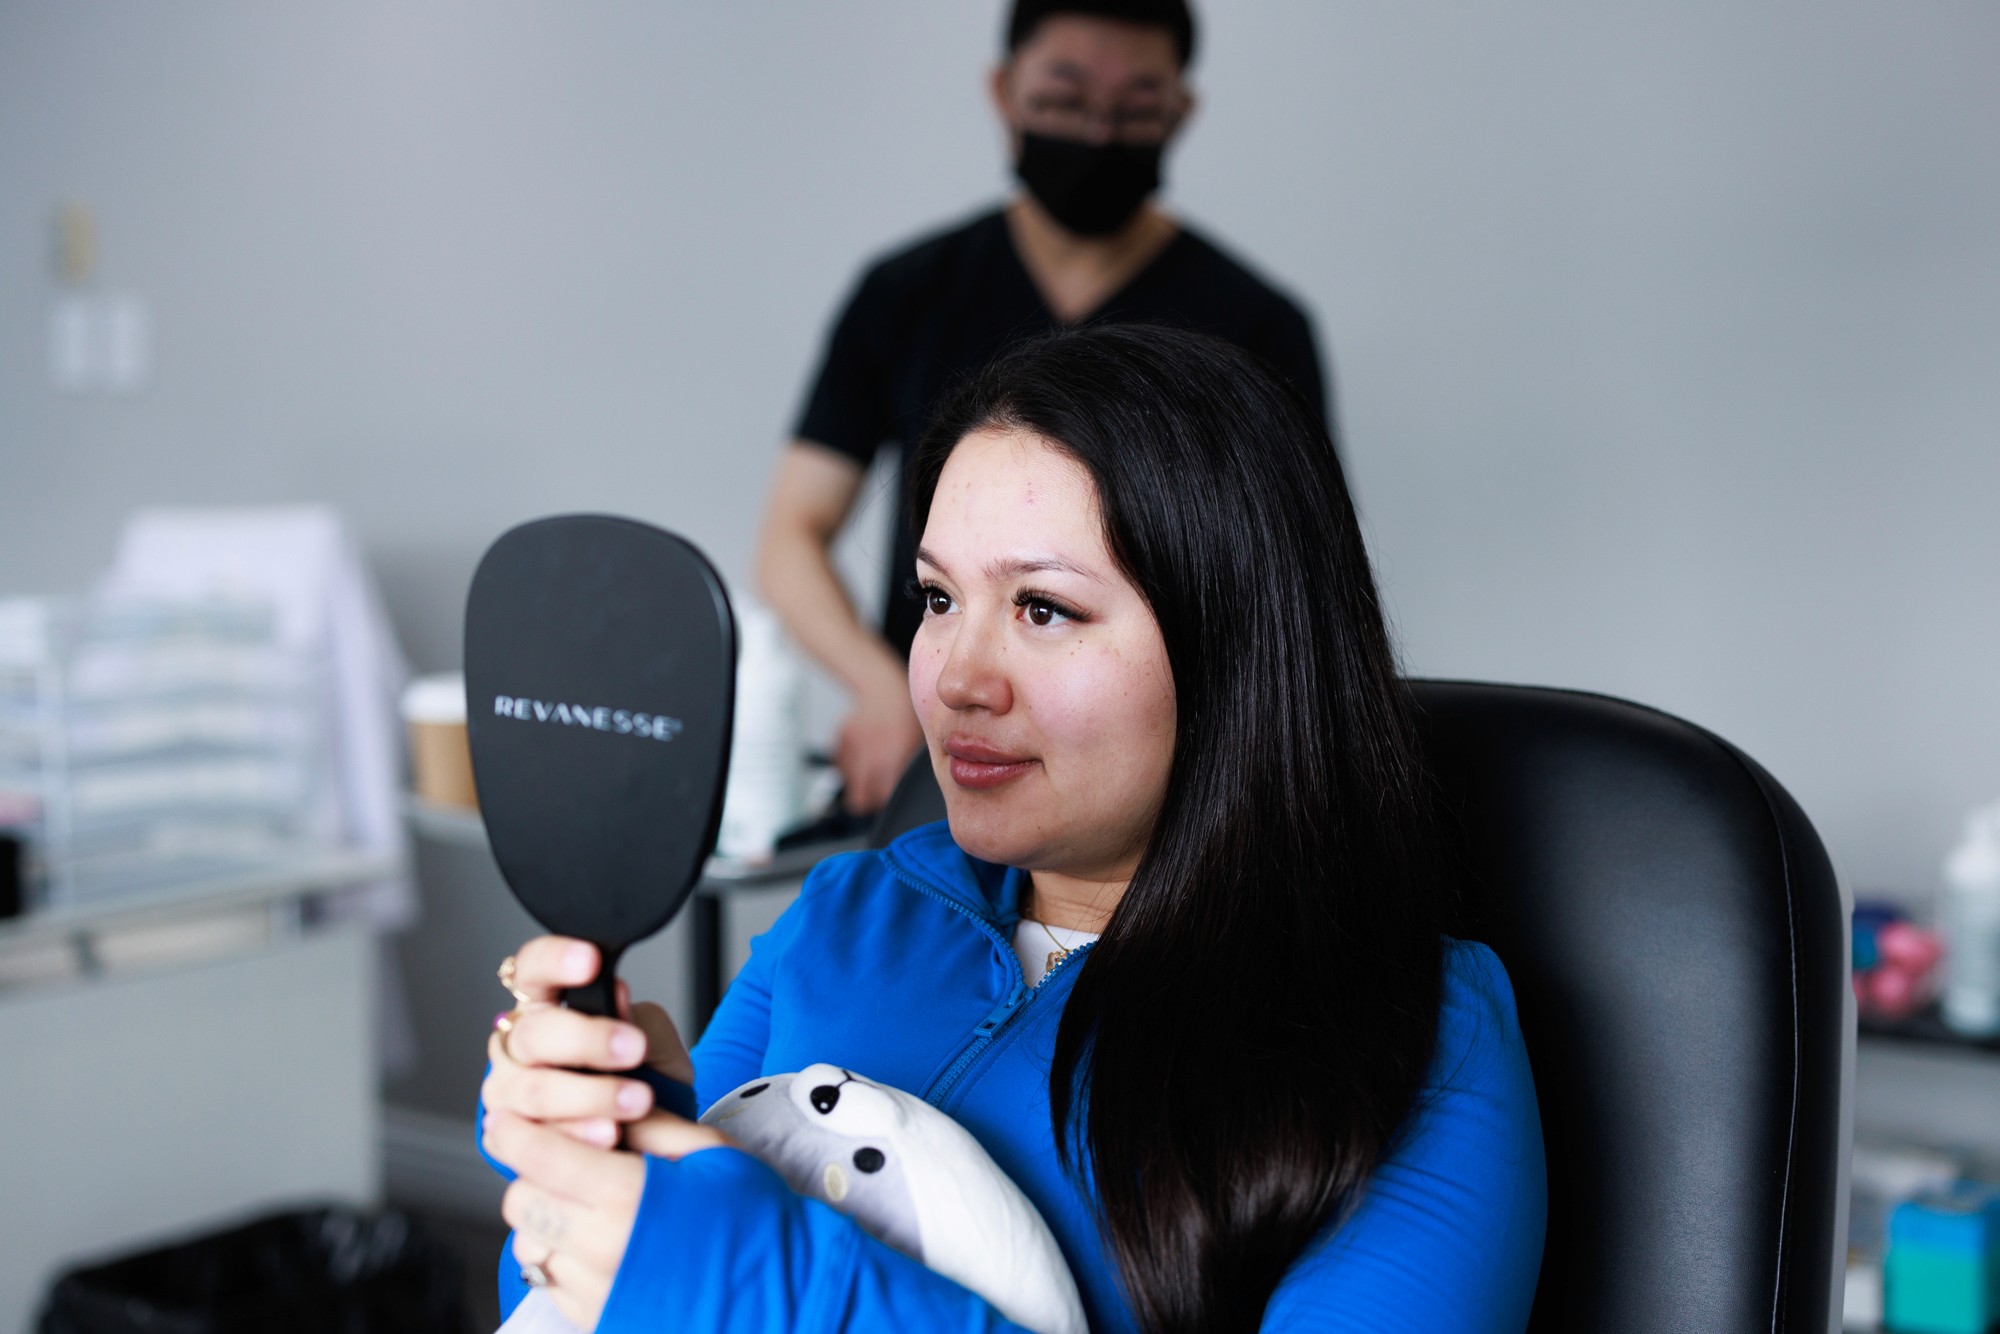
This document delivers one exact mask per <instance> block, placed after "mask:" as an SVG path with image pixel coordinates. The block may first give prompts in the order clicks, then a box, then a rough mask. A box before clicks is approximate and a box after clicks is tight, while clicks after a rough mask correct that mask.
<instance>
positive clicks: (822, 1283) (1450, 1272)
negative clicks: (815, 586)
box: [500, 824, 1547, 1334]
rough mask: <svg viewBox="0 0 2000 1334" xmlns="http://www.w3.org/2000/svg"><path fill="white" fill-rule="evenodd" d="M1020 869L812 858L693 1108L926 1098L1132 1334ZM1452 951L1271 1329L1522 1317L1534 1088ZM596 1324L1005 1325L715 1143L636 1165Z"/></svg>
mask: <svg viewBox="0 0 2000 1334" xmlns="http://www.w3.org/2000/svg"><path fill="white" fill-rule="evenodd" d="M1025 879H1026V878H1025V876H1024V875H1023V874H1022V873H1021V872H1019V871H1012V870H1009V869H1007V868H1005V867H1000V866H994V865H990V864H988V863H985V862H980V861H976V860H974V859H973V858H971V857H968V856H967V855H966V854H965V853H963V852H962V851H960V850H959V848H958V847H957V845H956V844H954V843H953V842H952V841H951V834H950V830H949V829H948V827H947V826H945V825H944V824H934V825H927V826H925V827H924V828H922V829H918V830H915V831H913V832H911V833H910V834H907V835H905V836H904V837H902V838H900V839H898V840H897V841H896V842H895V843H893V844H892V845H890V846H889V847H888V848H887V849H885V850H883V851H881V852H867V853H851V854H848V855H845V856H840V857H833V858H829V859H828V860H826V861H825V862H822V863H821V864H820V865H819V866H818V867H816V868H814V870H813V872H812V874H811V875H809V876H808V877H807V878H806V882H805V887H804V889H803V890H802V892H801V893H800V895H799V898H798V901H797V902H796V903H795V904H793V905H792V907H791V908H789V909H787V910H786V912H785V914H784V916H783V917H781V918H780V919H779V920H778V922H777V923H776V925H774V926H773V927H772V928H771V929H770V931H768V932H766V933H765V934H764V935H762V936H760V937H758V938H757V940H756V941H755V942H754V944H753V947H752V952H751V956H750V960H749V962H748V963H747V964H746V965H745V966H744V969H743V971H742V972H741V973H740V974H739V975H738V976H737V978H736V981H735V983H734V984H733V985H732V986H731V987H730V988H729V992H728V994H727V995H726V996H725V997H724V998H723V1001H722V1005H721V1007H720V1008H719V1009H718V1010H717V1011H716V1014H715V1018H714V1020H713V1021H712V1022H711V1023H710V1025H709V1027H708V1030H707V1031H706V1032H705V1033H704V1034H703V1035H702V1038H701V1041H700V1042H699V1043H698V1044H697V1045H696V1046H695V1048H694V1051H693V1057H694V1066H695V1085H696V1087H695V1094H696V1098H697V1100H698V1102H699V1104H700V1106H701V1107H703V1108H706V1107H708V1106H709V1104H711V1103H713V1102H714V1101H715V1100H716V1099H717V1098H720V1097H722V1096H723V1095H724V1094H726V1093H728V1092H729V1091H730V1090H732V1089H734V1088H736V1087H737V1086H738V1085H740V1084H743V1083H745V1082H747V1081H748V1080H750V1079H752V1078H754V1077H756V1076H757V1075H760V1074H778V1073H783V1072H787V1071H793V1070H798V1069H801V1068H803V1067H805V1066H807V1065H810V1064H812V1063H813V1062H814V1061H827V1062H830V1063H832V1064H835V1065H840V1066H844V1067H846V1068H847V1069H850V1070H853V1071H855V1072H856V1073H857V1074H862V1075H866V1076H867V1077H868V1078H870V1079H873V1080H876V1081H878V1082H880V1083H884V1084H890V1085H893V1086H895V1087H897V1088H901V1089H905V1090H907V1091H909V1092H911V1093H915V1094H917V1095H919V1096H921V1097H923V1098H924V1099H925V1100H926V1101H928V1102H930V1103H931V1104H933V1105H934V1106H937V1107H939V1108H941V1109H942V1110H944V1111H945V1112H947V1113H949V1114H950V1115H951V1116H953V1117H955V1118H957V1120H958V1121H959V1123H960V1124H961V1125H963V1126H964V1127H965V1128H966V1129H967V1130H969V1131H971V1132H972V1134H973V1135H975V1136H976V1137H977V1138H978V1139H979V1142H980V1143H981V1144H982V1145H984V1146H985V1148H986V1151H987V1152H988V1153H990V1154H991V1155H992V1156H993V1159H994V1161H995V1162H997V1163H998V1164H999V1165H1000V1166H1001V1168H1002V1169H1004V1170H1005V1171H1006V1172H1007V1174H1008V1175H1009V1176H1011V1177H1012V1178H1013V1179H1014V1181H1015V1182H1016V1183H1017V1184H1019V1186H1020V1187H1021V1189H1022V1190H1023V1191H1024V1192H1026V1193H1027V1195H1028V1198H1029V1199H1031V1200H1033V1201H1034V1202H1035V1206H1036V1207H1037V1208H1038V1209H1040V1210H1041V1213H1042V1217H1043V1218H1044V1219H1046V1220H1047V1221H1048V1224H1049V1227H1050V1229H1051V1230H1052V1231H1053V1232H1054V1233H1055V1236H1056V1240H1057V1241H1058V1243H1060V1245H1061V1246H1062V1250H1063V1254H1064V1255H1065V1257H1067V1259H1068V1260H1069V1265H1070V1269H1071V1271H1072V1272H1073V1273H1074V1274H1075V1276H1076V1282H1077V1287H1078V1289H1079V1290H1080V1291H1081V1293H1082V1296H1083V1304H1084V1309H1085V1312H1086V1314H1087V1315H1088V1317H1089V1319H1090V1325H1091V1328H1092V1329H1093V1330H1097V1331H1124V1330H1131V1329H1134V1328H1135V1324H1134V1320H1133V1315H1132V1311H1131V1308H1130V1307H1129V1306H1128V1305H1127V1303H1126V1301H1125V1298H1124V1296H1123V1294H1122V1292H1121V1291H1120V1288H1119V1284H1118V1278H1117V1274H1116V1272H1115V1270H1114V1267H1113V1265H1112V1263H1111V1261H1110V1259H1109V1257H1108V1256H1107V1255H1106V1253H1105V1250H1104V1246H1103V1242H1102V1240H1101V1238H1100V1237H1099V1235H1098V1232H1097V1227H1096V1222H1095V1219H1094V1214H1093V1209H1092V1201H1091V1200H1090V1198H1089V1197H1088V1196H1087V1195H1086V1193H1085V1191H1086V1189H1087V1182H1086V1183H1084V1184H1083V1185H1082V1186H1080V1185H1079V1183H1078V1182H1077V1181H1076V1180H1075V1179H1074V1178H1072V1177H1070V1176H1068V1175H1066V1174H1065V1173H1064V1172H1063V1171H1062V1170H1061V1168H1060V1166H1059V1164H1058V1162H1057V1158H1056V1146H1055V1140H1054V1137H1053V1135H1052V1134H1051V1132H1050V1126H1049V1105H1048V1071H1049V1068H1050V1064H1051V1061H1052V1057H1053V1053H1054V1049H1055V1036H1056V1025H1057V1021H1058V1020H1059V1019H1060V1018H1061V1016H1062V1009H1063V1003H1064V1001H1065V1000H1066V999H1067V998H1068V996H1069V992H1070V988H1071V986H1072V985H1073V984H1074V982H1075V975H1076V972H1077V970H1078V969H1079V968H1081V967H1086V966H1088V955H1089V947H1088V946H1086V947H1084V948H1083V949H1081V950H1078V951H1076V952H1075V953H1073V954H1071V955H1070V956H1069V957H1068V958H1067V959H1065V960H1064V961H1063V962H1061V963H1060V964H1058V965H1057V967H1056V968H1055V970H1054V971H1053V972H1051V973H1050V974H1049V975H1048V977H1047V978H1046V979H1044V981H1043V982H1042V984H1041V985H1040V986H1038V987H1035V988H1033V989H1030V988H1029V987H1027V986H1026V985H1025V984H1024V980H1023V977H1022V973H1021V967H1020V962H1019V960H1018V959H1017V958H1016V957H1015V954H1014V950H1013V947H1012V945H1011V943H1010V941H1011V940H1012V934H1013V929H1014V925H1015V923H1016V922H1018V921H1019V916H1020V915H1019V911H1018V908H1017V904H1018V903H1019V901H1020V895H1021V890H1022V887H1023V885H1024V884H1025ZM1445 949H1446V950H1447V959H1446V970H1445V985H1444V997H1443V1001H1444V1003H1443V1009H1442V1013H1441V1017H1440V1020H1439V1029H1438V1044H1437V1052H1436V1055H1435V1057H1434V1058H1433V1061H1432V1067H1431V1072H1430V1075H1429V1077H1428V1080H1427V1087H1426V1088H1425V1090H1424V1092H1423V1094H1422V1095H1421V1096H1420V1098H1419V1100H1418V1104H1417V1109H1416V1110H1415V1111H1414V1112H1412V1116H1413V1117H1414V1118H1415V1119H1414V1121H1413V1122H1412V1123H1411V1124H1410V1125H1409V1126H1408V1127H1407V1132H1408V1133H1406V1134H1405V1135H1404V1136H1403V1137H1402V1138H1401V1140H1400V1143H1399V1147H1398V1148H1397V1149H1396V1150H1395V1152H1394V1153H1393V1154H1392V1155H1391V1156H1390V1157H1389V1158H1388V1159H1387V1160H1385V1161H1384V1162H1383V1163H1382V1164H1381V1165H1380V1166H1379V1167H1378V1168H1377V1169H1376V1172H1375V1174H1374V1176H1373V1177H1372V1178H1371V1179H1370V1182H1369V1184H1368V1186H1367V1187H1366V1191H1365V1194H1364V1197H1363V1199H1362V1201H1361V1203H1360V1205H1359V1207H1358V1208H1357V1209H1356V1210H1355V1211H1354V1212H1353V1213H1352V1215H1351V1216H1350V1217H1349V1218H1348V1220H1347V1221H1346V1222H1345V1223H1344V1224H1343V1225H1342V1226H1340V1227H1339V1228H1338V1229H1337V1230H1336V1229H1334V1228H1331V1227H1329V1228H1328V1229H1326V1230H1325V1231H1323V1232H1322V1233H1321V1235H1320V1236H1319V1237H1318V1238H1317V1239H1316V1240H1315V1241H1314V1242H1313V1243H1312V1244H1311V1245H1310V1246H1308V1247H1307V1249H1306V1250H1305V1251H1304V1252H1303V1253H1302V1254H1301V1255H1300V1256H1299V1258H1298V1259H1297V1260H1296V1261H1294V1262H1293V1264H1292V1266H1291V1268H1290V1270H1289V1271H1287V1273H1286V1275H1285V1277H1284V1279H1283V1281H1282V1282H1281V1283H1280V1284H1279V1286H1278V1289H1277V1292H1276V1293H1275V1294H1274V1295H1273V1297H1272V1299H1271V1302H1270V1305H1269V1307H1268V1308H1267V1309H1266V1313H1265V1317H1264V1328H1265V1329H1271V1330H1316V1331H1317V1330H1327V1331H1333V1330H1353V1331H1362V1330H1366V1331H1371V1332H1373V1334H1381V1332H1382V1331H1400V1330H1408V1331H1423V1332H1424V1334H1448V1332H1449V1331H1466V1332H1467V1334H1472V1332H1474V1331H1477V1332H1478V1334H1501V1332H1502V1331H1506V1332H1507V1334H1518V1331H1520V1330H1522V1329H1524V1328H1525V1327H1526V1325H1527V1321H1528V1309H1529V1307H1530V1305H1531V1304H1532V1302H1533V1298H1534V1292H1535V1281H1536V1276H1537V1274H1538V1273H1539V1270H1540V1267H1541V1255H1542V1233H1543V1227H1544V1223H1545V1221H1546V1214H1547V1191H1546V1183H1545V1181H1544V1177H1543V1162H1542V1136H1541V1119H1540V1116H1539V1114H1538V1113H1537V1110H1536V1106H1535V1090H1534V1083H1533V1080H1532V1077H1531V1076H1530V1074H1529V1070H1528V1058H1527V1052H1526V1049H1525V1048H1524V1047H1523V1045H1522V1042H1521V1034H1520V1029H1519V1026H1518V1024H1517V1022H1516V1020H1515V1015H1514V995H1513V990H1512V988H1511V987H1510V986H1509V985H1508V981H1507V974H1506V971H1505V969H1504V968H1502V967H1501V964H1500V961H1499V960H1498V959H1497V958H1496V957H1495V956H1494V955H1493V953H1492V952H1491V951H1490V950H1488V949H1487V948H1486V947H1485V946H1483V945H1477V944H1470V943H1464V942H1458V941H1447V942H1446V943H1445ZM1193 981H1194V983H1195V984H1196V985H1199V982H1200V979H1193ZM663 1102H667V1103H669V1104H670V1102H671V1100H668V1099H663ZM500 1284H501V1299H502V1307H503V1309H505V1310H511V1309H512V1308H513V1305H514V1303H516V1302H518V1301H519V1300H520V1299H521V1297H522V1296H523V1295H525V1292H526V1289H525V1288H524V1287H522V1285H521V1282H520V1278H519V1273H518V1268H517V1266H515V1265H513V1264H512V1263H510V1256H509V1255H506V1254H503V1256H502V1262H501V1265H500ZM597 1328H598V1331H599V1334H653V1332H654V1331H664V1330H669V1329H672V1330H702V1331H707V1330H730V1331H745V1332H746V1334H748V1332H751V1331H755V1332H757V1334H764V1332H766V1331H769V1332H771V1334H776V1332H777V1331H792V1330H811V1331H819V1330H898V1331H902V1332H903V1334H916V1332H917V1331H930V1330H955V1331H972V1330H1003V1329H1013V1328H1015V1326H1013V1325H1010V1324H1009V1323H1008V1322H1007V1321H1005V1320H1003V1319H1002V1318H1001V1317H1000V1315H999V1314H998V1313H997V1312H996V1311H995V1310H994V1309H993V1308H992V1307H990V1306H988V1305H987V1304H986V1303H985V1302H984V1301H982V1300H981V1299H980V1298H978V1297H976V1296H974V1295H973V1294H972V1293H970V1292H968V1291H967V1290H965V1289H964V1288H961V1287H959V1286H958V1285H957V1284H955V1283H953V1282H951V1281H950V1280H949V1279H946V1278H943V1277H941V1276H940V1275H938V1274H935V1273H933V1272H931V1271H930V1270H929V1269H926V1268H925V1267H924V1266H923V1265H922V1264H920V1263H919V1262H917V1261H915V1260H912V1259H910V1258H909V1257H908V1256H905V1255H903V1254H902V1253H900V1252H898V1251H896V1250H893V1249H891V1248H890V1247H889V1246H887V1245H884V1244H883V1243H882V1242H880V1241H877V1240H876V1239H875V1238H873V1237H870V1236H869V1235H868V1234H866V1233H865V1232H863V1231H862V1230H861V1229H860V1227H858V1226H857V1225H856V1224H855V1223H854V1222H853V1221H852V1220H851V1219H849V1218H847V1217H846V1216H844V1215H842V1214H840V1213H837V1212H835V1211H834V1210H833V1209H830V1208H828V1207H827V1206H826V1205H824V1204H821V1203H819V1202H818V1201H816V1200H809V1199H805V1198H803V1197H801V1196H798V1195H795V1194H793V1193H792V1191H791V1190H790V1189H788V1188H787V1187H786V1185H785V1184H784V1182H783V1181H782V1180H780V1179H779V1177H778V1176H777V1174H776V1173H774V1172H772V1171H771V1170H770V1169H769V1168H767V1167H765V1166H764V1165H763V1164H762V1163H760V1162H758V1161H757V1160H756V1159H755V1158H752V1157H750V1156H749V1155H748V1154H745V1153H742V1152H740V1151H738V1150H735V1149H710V1150H705V1151H702V1152H699V1153H694V1154H690V1155H688V1156H687V1157H686V1158H683V1159H681V1160H680V1161H679V1162H669V1161H667V1160H664V1159H658V1158H650V1159H648V1160H647V1170H646V1185H645V1193H644V1196H643V1198H642V1199H641V1201H640V1205H639V1214H638V1219H637V1221H636V1222H635V1224H634V1226H633V1229H632V1237H631V1241H630V1243H629V1244H628V1245H627V1247H626V1251H625V1258H624V1262H623V1263H622V1264H621V1266H620V1267H619V1271H618V1276H617V1279H616V1281H615V1282H614V1284H613V1286H612V1290H611V1295H610V1298H609V1300H608V1301H607V1302H606V1304H605V1308H604V1313H603V1316H602V1318H601V1319H600V1321H599V1323H598V1326H597Z"/></svg>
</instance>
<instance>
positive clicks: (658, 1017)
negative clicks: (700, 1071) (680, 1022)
mask: <svg viewBox="0 0 2000 1334" xmlns="http://www.w3.org/2000/svg"><path fill="white" fill-rule="evenodd" d="M632 1022H633V1023H635V1024H637V1025H638V1026H639V1031H640V1032H642V1033H644V1034H645V1035H646V1064H648V1065H650V1066H652V1067H653V1068H654V1069H655V1070H658V1071H659V1072H660V1073H661V1074H663V1075H665V1076H666V1077H667V1078H668V1079H678V1080H679V1081H680V1082H681V1083H683V1084H693V1083H694V1062H693V1061H692V1060H690V1059H689V1058H688V1049H687V1044H686V1043H685V1042H682V1041H681V1034H680V1030H679V1029H677V1028H675V1027H674V1021H673V1020H672V1019H671V1018H669V1017H668V1015H667V1012H666V1011H665V1010H663V1009H661V1008H660V1007H659V1006H657V1005H655V1004H653V1003H652V1002H651V1001H640V1002H639V1003H638V1004H637V1005H635V1006H633V1007H632Z"/></svg>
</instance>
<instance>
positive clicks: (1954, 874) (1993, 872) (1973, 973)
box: [1938, 803, 2000, 1037]
mask: <svg viewBox="0 0 2000 1334" xmlns="http://www.w3.org/2000/svg"><path fill="white" fill-rule="evenodd" d="M1938 916H1939V925H1940V926H1941V927H1942V928H1943V931H1944V948H1945V986H1944V1005H1943V1011H1944V1022H1945V1024H1946V1025H1947V1026H1949V1027H1950V1028H1951V1029H1952V1030H1953V1031H1955V1032H1958V1033H1962V1034H1964V1035H1965V1036H1967V1037H1992V1036H1993V1035H1995V1034H2000V803H1996V804H1995V805H1992V806H1987V807H1984V808H1982V809H1980V810H1976V811H1974V812H1973V813H1972V814H1971V815H1969V816H1967V817H1966V820H1965V839H1964V841H1963V842H1961V843H1960V844H1959V845H1958V846H1957V847H1956V848H1954V849H1952V853H1951V856H1949V857H1947V858H1945V863H1944V903H1943V908H1942V911H1941V912H1940V913H1939V915H1938Z"/></svg>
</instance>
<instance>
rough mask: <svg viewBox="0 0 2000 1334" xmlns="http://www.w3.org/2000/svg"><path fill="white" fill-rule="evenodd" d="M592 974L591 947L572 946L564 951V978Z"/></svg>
mask: <svg viewBox="0 0 2000 1334" xmlns="http://www.w3.org/2000/svg"><path fill="white" fill-rule="evenodd" d="M589 972H590V946H588V945H571V946H570V947H569V948H568V949H566V950H564V951H563V976H565V977H578V976H582V975H584V974H587V973H589Z"/></svg>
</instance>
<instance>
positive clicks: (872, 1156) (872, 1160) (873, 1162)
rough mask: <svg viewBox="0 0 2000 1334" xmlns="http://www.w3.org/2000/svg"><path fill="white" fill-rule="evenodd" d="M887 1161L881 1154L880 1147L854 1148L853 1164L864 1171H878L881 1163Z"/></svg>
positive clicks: (880, 1168)
mask: <svg viewBox="0 0 2000 1334" xmlns="http://www.w3.org/2000/svg"><path fill="white" fill-rule="evenodd" d="M888 1161H889V1160H888V1159H887V1158H884V1157H883V1156H882V1151H881V1150H880V1149H856V1150H855V1151H854V1165H855V1166H856V1167H858V1168H860V1169H861V1170H862V1171H864V1172H879V1171H881V1170H882V1164H884V1163H886V1162H888Z"/></svg>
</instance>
